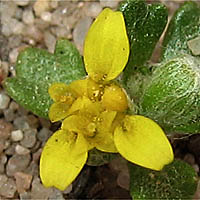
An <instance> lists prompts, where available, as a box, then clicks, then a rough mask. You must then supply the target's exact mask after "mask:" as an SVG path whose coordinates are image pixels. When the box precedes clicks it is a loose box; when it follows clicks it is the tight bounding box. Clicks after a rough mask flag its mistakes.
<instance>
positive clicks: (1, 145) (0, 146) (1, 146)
mask: <svg viewBox="0 0 200 200" xmlns="http://www.w3.org/2000/svg"><path fill="white" fill-rule="evenodd" d="M4 149H5V142H4V140H2V139H0V154H1V153H2V152H3V150H4Z"/></svg>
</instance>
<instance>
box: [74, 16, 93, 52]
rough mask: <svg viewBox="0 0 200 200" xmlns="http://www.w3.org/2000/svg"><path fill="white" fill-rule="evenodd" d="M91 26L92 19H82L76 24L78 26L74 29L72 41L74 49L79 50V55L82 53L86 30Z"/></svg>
mask: <svg viewBox="0 0 200 200" xmlns="http://www.w3.org/2000/svg"><path fill="white" fill-rule="evenodd" d="M91 24H92V18H91V17H84V18H83V19H81V20H80V21H79V22H78V24H77V25H76V27H75V28H74V31H73V39H74V42H75V45H76V47H77V48H78V49H79V51H80V52H81V53H82V52H83V43H84V40H85V36H86V33H87V32H88V29H89V27H90V25H91Z"/></svg>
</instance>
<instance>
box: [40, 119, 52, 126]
mask: <svg viewBox="0 0 200 200" xmlns="http://www.w3.org/2000/svg"><path fill="white" fill-rule="evenodd" d="M39 122H40V124H41V126H42V127H45V128H47V129H49V128H50V127H51V123H50V121H49V120H46V119H44V118H40V117H39Z"/></svg>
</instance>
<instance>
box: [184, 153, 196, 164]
mask: <svg viewBox="0 0 200 200" xmlns="http://www.w3.org/2000/svg"><path fill="white" fill-rule="evenodd" d="M184 160H185V162H187V163H188V164H190V165H193V164H194V163H195V158H194V156H193V155H192V154H191V153H187V154H186V155H185V156H184Z"/></svg>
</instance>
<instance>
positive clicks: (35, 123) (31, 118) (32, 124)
mask: <svg viewBox="0 0 200 200" xmlns="http://www.w3.org/2000/svg"><path fill="white" fill-rule="evenodd" d="M27 122H28V124H29V125H30V127H31V128H35V129H36V128H38V127H39V120H38V118H37V117H35V116H34V115H28V116H27Z"/></svg>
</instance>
